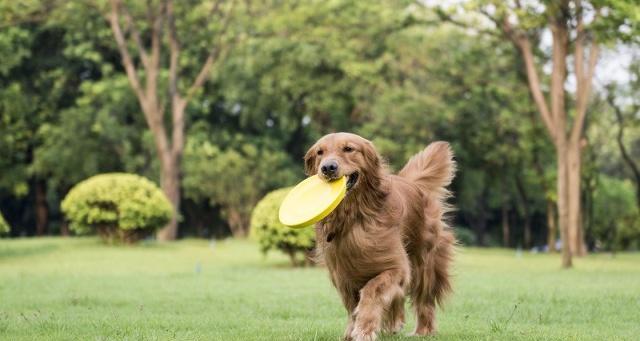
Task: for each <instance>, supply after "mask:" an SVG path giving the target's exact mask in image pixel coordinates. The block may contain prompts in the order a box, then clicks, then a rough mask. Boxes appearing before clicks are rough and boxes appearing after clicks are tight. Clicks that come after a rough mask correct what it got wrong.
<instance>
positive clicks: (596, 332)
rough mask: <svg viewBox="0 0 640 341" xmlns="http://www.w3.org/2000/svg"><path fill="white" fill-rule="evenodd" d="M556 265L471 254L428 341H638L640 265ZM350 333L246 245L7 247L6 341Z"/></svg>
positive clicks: (272, 258) (295, 278)
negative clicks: (344, 331)
mask: <svg viewBox="0 0 640 341" xmlns="http://www.w3.org/2000/svg"><path fill="white" fill-rule="evenodd" d="M559 263H560V262H559V258H558V256H555V255H531V254H524V255H522V256H521V257H517V256H516V253H515V252H513V251H511V250H479V249H461V250H460V251H459V254H458V256H457V259H456V266H455V273H456V277H455V288H456V293H455V294H454V295H453V296H452V297H451V299H450V300H449V302H448V304H447V305H446V307H445V310H444V311H440V312H439V315H438V320H439V333H438V336H437V337H435V338H428V339H431V340H496V339H503V340H514V339H527V340H571V339H573V340H604V339H611V340H625V339H626V340H632V339H636V340H637V338H638V335H640V255H639V254H620V255H617V256H615V257H611V256H609V255H594V256H589V257H587V258H584V259H579V260H577V261H576V267H575V268H574V269H572V270H561V269H560V268H559ZM198 269H199V271H198ZM345 321H346V316H345V313H344V311H343V309H342V306H341V305H340V303H339V299H338V297H337V294H336V293H335V291H334V290H333V288H332V287H331V285H330V283H329V280H328V278H327V274H326V273H325V271H324V269H322V268H315V269H291V268H288V267H287V262H286V259H285V258H284V257H282V256H279V255H276V254H271V255H269V257H267V258H264V257H263V256H262V255H261V254H260V253H259V252H258V251H257V246H256V245H254V244H252V243H251V242H248V241H220V242H216V243H214V244H210V243H209V242H206V241H201V240H187V241H180V242H177V243H172V244H162V245H158V244H147V245H140V246H137V247H127V246H119V247H108V246H104V245H102V244H100V243H99V242H98V241H97V240H95V239H90V238H77V239H57V238H45V239H29V240H6V239H4V240H0V339H2V340H37V339H56V340H125V339H126V340H174V339H175V340H314V339H316V340H337V339H338V338H339V337H340V336H341V335H342V330H343V328H344V323H345ZM412 326H413V321H412V320H411V319H410V320H409V323H408V325H407V326H406V327H405V330H404V331H403V334H406V333H408V332H409V331H410V329H411V327H412ZM402 338H403V337H401V336H394V337H389V336H385V337H383V338H382V339H383V340H399V339H402Z"/></svg>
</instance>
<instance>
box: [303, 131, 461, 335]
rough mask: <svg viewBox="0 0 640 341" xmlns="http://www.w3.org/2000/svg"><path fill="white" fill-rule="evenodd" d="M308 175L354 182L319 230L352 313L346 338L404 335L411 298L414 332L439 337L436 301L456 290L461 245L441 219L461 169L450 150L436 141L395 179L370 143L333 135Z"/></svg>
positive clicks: (316, 153)
mask: <svg viewBox="0 0 640 341" xmlns="http://www.w3.org/2000/svg"><path fill="white" fill-rule="evenodd" d="M328 162H329V163H330V162H334V164H337V165H338V169H337V171H336V172H335V174H329V175H326V174H323V171H321V167H322V166H323V165H326V164H328ZM305 171H306V173H307V174H308V175H313V174H316V173H317V174H319V175H320V176H321V177H324V178H327V179H328V180H330V179H332V178H338V177H341V176H349V179H350V180H351V182H350V184H351V185H352V186H351V187H350V189H349V191H348V193H347V196H346V197H345V199H344V200H343V202H342V203H341V204H340V205H339V206H338V207H337V208H336V209H335V210H334V211H333V212H332V213H331V214H330V215H329V216H328V217H327V218H325V219H324V220H323V221H321V222H320V223H318V224H317V225H316V241H317V248H316V249H317V256H318V259H319V261H321V262H324V263H325V264H326V266H327V269H328V270H329V274H330V277H331V281H332V283H333V285H334V286H335V287H336V289H337V290H338V292H339V294H340V296H341V298H342V302H343V304H344V306H345V308H346V309H347V312H348V322H347V328H346V331H345V334H344V338H345V339H346V340H374V339H375V338H376V336H377V334H378V332H379V331H380V330H385V331H388V332H392V333H395V332H398V331H399V330H400V329H402V326H403V324H404V299H405V296H406V295H409V296H410V297H411V301H412V304H413V307H414V309H415V312H416V317H417V324H416V329H415V331H414V334H416V335H427V334H433V333H435V330H436V323H435V308H436V304H441V303H442V299H443V298H444V296H445V295H446V294H447V293H449V292H450V291H451V283H450V279H449V277H450V276H449V265H450V263H451V259H452V256H453V248H454V244H455V238H454V236H453V234H452V233H451V232H450V230H449V228H448V227H447V225H446V223H445V221H444V220H443V215H444V214H445V213H446V212H447V210H448V207H447V205H446V203H445V200H446V198H447V197H448V195H449V192H448V191H447V190H446V189H445V187H446V186H447V185H448V184H449V183H450V182H451V180H452V178H453V175H454V172H455V163H454V161H453V155H452V152H451V150H450V148H449V145H448V144H447V143H446V142H434V143H432V144H430V145H429V146H428V147H427V148H426V149H425V150H424V151H422V152H420V153H418V154H417V155H415V156H414V157H413V158H411V160H409V162H408V163H407V165H406V166H405V167H404V168H403V169H402V170H401V171H400V172H398V175H393V174H390V173H389V172H388V170H387V167H386V166H385V164H384V162H383V161H382V159H381V158H380V156H379V155H378V153H377V152H376V150H375V148H374V146H373V144H372V143H371V142H369V141H368V140H366V139H364V138H362V137H360V136H358V135H354V134H349V133H336V134H329V135H326V136H324V137H322V138H321V139H320V140H318V142H316V143H315V144H314V145H313V146H312V147H311V148H310V149H309V151H308V152H307V154H306V156H305ZM354 174H357V178H356V176H355V175H354ZM354 178H356V180H355V181H353V180H354Z"/></svg>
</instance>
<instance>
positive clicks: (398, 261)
mask: <svg viewBox="0 0 640 341" xmlns="http://www.w3.org/2000/svg"><path fill="white" fill-rule="evenodd" d="M352 199H353V198H352ZM389 199H390V198H387V199H386V200H384V201H383V202H382V205H380V206H379V207H378V208H377V209H376V210H383V211H384V214H380V212H379V211H378V212H374V211H373V210H371V212H367V207H366V206H363V205H362V202H358V201H356V200H350V201H347V202H345V203H343V204H344V205H342V204H341V207H339V209H338V210H336V212H334V213H332V215H330V216H329V217H327V218H326V219H325V220H324V221H323V222H321V223H319V224H318V225H317V226H316V241H317V247H318V249H317V251H318V253H319V256H320V257H321V260H322V261H323V262H324V263H325V264H326V266H327V268H328V270H329V272H330V274H331V277H332V280H333V282H334V284H335V285H336V286H347V287H350V288H359V287H362V286H363V285H364V284H365V283H366V282H367V281H369V280H370V279H371V278H373V277H375V276H376V275H378V274H380V273H381V272H383V271H385V270H390V269H397V268H405V267H408V264H409V260H408V256H407V253H406V251H405V247H404V242H403V239H404V238H403V237H404V232H403V231H404V229H405V227H404V226H403V225H405V223H406V220H407V219H406V212H402V211H401V210H400V209H399V207H398V206H397V205H394V204H393V203H394V202H397V198H393V199H396V200H389ZM374 218H375V219H374Z"/></svg>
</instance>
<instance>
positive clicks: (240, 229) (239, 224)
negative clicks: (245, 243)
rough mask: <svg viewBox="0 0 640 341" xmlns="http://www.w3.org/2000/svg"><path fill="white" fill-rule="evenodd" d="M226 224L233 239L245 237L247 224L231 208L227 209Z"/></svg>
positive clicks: (236, 211) (240, 215)
mask: <svg viewBox="0 0 640 341" xmlns="http://www.w3.org/2000/svg"><path fill="white" fill-rule="evenodd" d="M227 222H228V223H229V228H230V229H231V234H232V235H233V236H234V237H235V238H245V237H246V236H247V228H246V225H247V224H246V222H245V219H243V218H242V214H240V212H238V210H236V209H233V208H229V209H227Z"/></svg>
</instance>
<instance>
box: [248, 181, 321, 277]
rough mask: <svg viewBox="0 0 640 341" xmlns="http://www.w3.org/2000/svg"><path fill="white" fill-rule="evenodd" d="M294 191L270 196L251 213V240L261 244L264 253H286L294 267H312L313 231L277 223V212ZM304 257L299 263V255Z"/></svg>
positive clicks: (270, 194) (283, 190)
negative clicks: (285, 198) (270, 251)
mask: <svg viewBox="0 0 640 341" xmlns="http://www.w3.org/2000/svg"><path fill="white" fill-rule="evenodd" d="M289 190H291V187H287V188H282V189H278V190H275V191H273V192H270V193H269V194H267V195H266V196H265V197H264V198H262V200H260V202H258V204H257V205H256V207H255V208H254V209H253V212H252V213H251V237H252V238H254V239H256V240H257V241H258V242H259V243H260V248H261V249H262V252H264V253H267V252H268V251H269V250H272V249H277V250H280V251H282V252H284V253H286V254H287V255H288V256H289V258H290V259H291V263H292V264H293V265H294V266H297V265H302V264H311V263H312V260H311V257H310V252H311V250H312V249H313V246H314V245H315V232H314V229H313V227H304V228H296V229H292V228H290V227H287V226H284V225H282V224H281V223H280V221H279V220H278V209H279V208H280V204H281V203H282V201H283V200H284V197H285V196H286V195H287V193H288V192H289ZM300 254H302V256H303V257H304V258H303V259H302V260H300V257H299V255H300Z"/></svg>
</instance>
